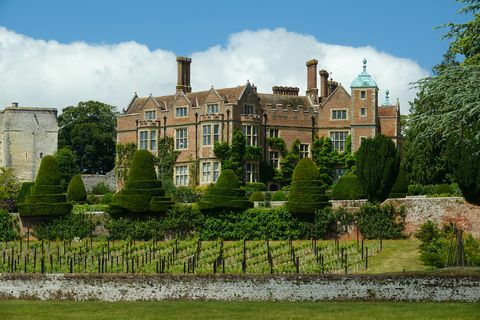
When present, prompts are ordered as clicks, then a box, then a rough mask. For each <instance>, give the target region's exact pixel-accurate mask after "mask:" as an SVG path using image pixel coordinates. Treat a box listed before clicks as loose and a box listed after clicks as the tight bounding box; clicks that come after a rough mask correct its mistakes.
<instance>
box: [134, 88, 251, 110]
mask: <svg viewBox="0 0 480 320" xmlns="http://www.w3.org/2000/svg"><path fill="white" fill-rule="evenodd" d="M247 85H248V84H247ZM247 85H243V86H237V87H232V88H223V89H213V88H212V89H210V90H208V91H198V92H190V93H187V94H185V96H186V98H187V99H188V100H189V101H190V102H191V103H192V105H193V106H194V107H197V106H200V105H203V104H204V103H205V99H206V98H207V97H208V95H209V93H210V92H211V90H214V91H215V92H216V93H217V94H218V95H219V96H220V98H221V99H223V100H224V101H225V102H226V103H235V102H236V101H237V100H238V99H240V98H241V96H242V94H243V92H244V91H245V88H246V86H247ZM181 94H183V92H182V93H181ZM178 96H179V94H178V93H176V94H173V95H168V96H158V97H153V96H152V97H151V98H152V99H154V100H155V102H156V103H157V104H158V105H159V106H160V108H162V109H164V108H166V109H170V108H171V107H173V104H174V102H175V100H176V98H177V97H178ZM149 98H150V97H146V98H138V97H134V99H133V100H132V102H131V103H130V105H129V106H128V108H127V113H138V112H140V110H141V109H142V108H143V106H144V105H145V103H147V101H148V99H149Z"/></svg>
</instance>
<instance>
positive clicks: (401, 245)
mask: <svg viewBox="0 0 480 320" xmlns="http://www.w3.org/2000/svg"><path fill="white" fill-rule="evenodd" d="M419 245H420V241H418V240H416V239H409V240H384V241H383V251H382V252H380V253H378V254H377V255H375V256H372V257H369V259H368V270H363V271H361V272H359V273H370V274H373V273H388V272H402V271H407V272H412V271H425V270H428V267H426V266H424V265H423V264H422V262H421V261H420V252H419V251H418V246H419Z"/></svg>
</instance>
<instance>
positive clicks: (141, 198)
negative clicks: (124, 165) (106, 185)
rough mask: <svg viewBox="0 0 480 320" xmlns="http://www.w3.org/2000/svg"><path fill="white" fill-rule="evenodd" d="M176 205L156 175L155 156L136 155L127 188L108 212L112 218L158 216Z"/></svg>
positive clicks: (140, 153)
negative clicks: (166, 193) (167, 195)
mask: <svg viewBox="0 0 480 320" xmlns="http://www.w3.org/2000/svg"><path fill="white" fill-rule="evenodd" d="M172 205H173V201H172V199H171V197H166V196H165V190H164V189H163V188H162V183H161V181H159V180H158V179H157V175H156V173H155V168H154V162H153V155H152V154H151V153H150V152H149V151H147V150H137V151H135V153H134V155H133V159H132V164H131V167H130V171H129V174H128V178H127V181H126V183H125V188H124V189H122V190H120V191H119V192H117V193H116V194H115V195H114V196H113V197H112V201H111V203H110V206H109V208H108V212H109V214H110V215H111V216H114V217H115V216H117V217H119V216H123V217H132V215H137V216H142V215H147V216H149V215H158V214H163V213H166V212H167V211H168V210H169V209H170V208H171V207H172Z"/></svg>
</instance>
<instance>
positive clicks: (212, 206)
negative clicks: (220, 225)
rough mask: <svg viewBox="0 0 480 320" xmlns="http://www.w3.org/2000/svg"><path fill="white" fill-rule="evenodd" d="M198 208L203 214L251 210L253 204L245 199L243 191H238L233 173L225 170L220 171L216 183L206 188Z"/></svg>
mask: <svg viewBox="0 0 480 320" xmlns="http://www.w3.org/2000/svg"><path fill="white" fill-rule="evenodd" d="M198 207H199V209H200V210H202V211H203V212H204V213H215V212H219V211H226V210H229V211H243V210H245V209H248V208H252V207H253V203H252V202H251V201H249V200H247V199H245V191H244V190H241V189H240V181H239V180H238V177H237V175H236V174H235V172H234V171H233V170H230V169H227V170H223V171H222V173H221V174H220V177H218V181H217V183H216V184H214V185H212V186H210V188H208V191H207V193H206V194H205V195H204V196H203V198H202V200H201V201H200V202H199V203H198Z"/></svg>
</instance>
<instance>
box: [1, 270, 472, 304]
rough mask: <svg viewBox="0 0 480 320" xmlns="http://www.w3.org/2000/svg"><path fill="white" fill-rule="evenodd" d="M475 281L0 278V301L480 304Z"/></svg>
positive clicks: (298, 277)
mask: <svg viewBox="0 0 480 320" xmlns="http://www.w3.org/2000/svg"><path fill="white" fill-rule="evenodd" d="M479 288H480V276H475V277H459V276H454V277H453V276H425V275H416V276H413V275H412V276H334V275H328V276H325V275H323V276H322V275H316V276H315V275H313V276H312V275H308V276H307V275H294V276H284V275H279V276H270V275H269V276H251V275H248V276H246V275H237V276H228V275H220V276H214V275H213V276H199V275H195V276H187V275H181V276H164V275H150V276H146V275H135V276H132V275H122V276H118V275H102V276H100V275H45V276H42V275H6V274H3V275H0V298H3V299H16V298H17V299H18V298H20V299H41V300H50V299H62V300H64V299H68V300H102V301H137V300H142V301H143V300H151V301H157V300H176V299H184V300H225V301H228V300H258V301H264V300H272V301H275V300H283V301H320V300H388V301H467V302H479V301H480V290H479Z"/></svg>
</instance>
